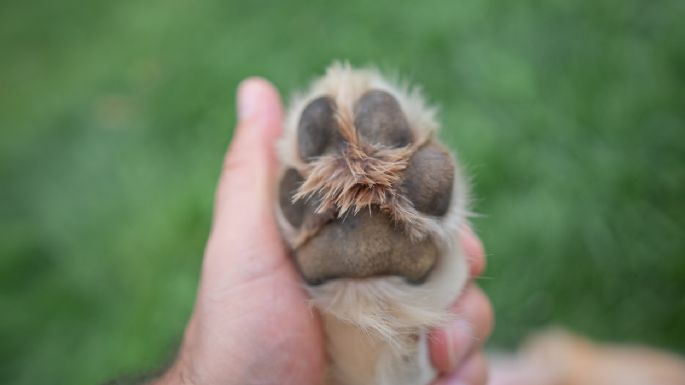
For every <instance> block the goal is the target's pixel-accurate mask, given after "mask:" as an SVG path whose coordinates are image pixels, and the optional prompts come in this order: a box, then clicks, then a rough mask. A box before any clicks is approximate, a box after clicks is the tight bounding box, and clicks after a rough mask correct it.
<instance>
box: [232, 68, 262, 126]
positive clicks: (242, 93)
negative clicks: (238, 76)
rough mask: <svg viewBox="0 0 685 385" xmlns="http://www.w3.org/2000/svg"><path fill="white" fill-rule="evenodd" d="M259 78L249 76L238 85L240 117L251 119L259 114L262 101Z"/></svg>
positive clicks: (241, 118)
mask: <svg viewBox="0 0 685 385" xmlns="http://www.w3.org/2000/svg"><path fill="white" fill-rule="evenodd" d="M260 82H261V80H260V79H259V78H254V77H252V78H247V79H245V80H243V81H242V82H240V85H239V86H238V103H237V104H238V119H239V120H245V119H251V118H252V117H254V116H255V115H257V111H258V110H259V103H260V95H261V91H260Z"/></svg>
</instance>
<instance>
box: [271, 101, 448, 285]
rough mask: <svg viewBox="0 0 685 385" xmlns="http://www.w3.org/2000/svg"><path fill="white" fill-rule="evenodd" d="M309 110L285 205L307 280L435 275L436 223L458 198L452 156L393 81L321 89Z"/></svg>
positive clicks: (302, 120) (415, 279) (301, 122)
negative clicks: (395, 91) (391, 86)
mask: <svg viewBox="0 0 685 385" xmlns="http://www.w3.org/2000/svg"><path fill="white" fill-rule="evenodd" d="M301 111H302V112H301V114H300V116H299V119H298V124H297V127H296V130H295V132H294V134H295V135H296V138H295V140H294V143H295V144H296V157H297V159H298V160H299V162H297V164H291V165H286V166H287V168H286V170H285V171H284V173H283V175H282V177H281V180H280V183H279V206H280V212H281V214H282V218H283V219H284V220H285V221H287V226H289V227H290V228H291V230H292V231H290V234H292V237H291V239H288V241H289V243H290V245H291V246H292V248H293V256H294V258H295V261H296V264H297V266H298V268H299V270H300V272H301V274H302V276H303V277H304V279H305V281H306V282H307V283H308V284H310V285H317V284H322V283H325V282H327V281H329V280H332V279H337V278H368V277H377V276H399V277H403V278H405V279H406V280H407V281H409V282H412V283H421V282H423V281H425V280H426V279H427V277H428V276H429V275H430V272H431V270H432V269H433V267H434V266H435V264H436V261H437V259H438V257H439V254H440V252H439V247H438V244H437V242H436V240H435V237H434V236H433V234H431V231H430V224H431V223H436V222H439V221H441V220H442V219H443V218H444V217H445V216H446V215H447V214H448V213H449V212H450V208H451V203H452V201H453V197H452V195H453V185H454V178H455V164H454V160H453V158H452V156H451V155H450V154H449V152H448V151H447V150H446V149H445V148H444V147H443V146H441V145H440V144H439V143H437V142H436V140H435V139H434V135H433V133H432V132H428V133H426V130H425V129H423V128H422V127H416V126H415V125H416V124H415V123H414V124H411V123H410V121H411V120H410V119H408V118H407V114H405V112H404V111H403V108H402V107H401V104H400V102H399V101H398V100H397V98H396V97H395V96H393V95H392V94H391V93H390V92H387V91H384V90H379V89H368V90H366V91H365V92H362V93H359V96H358V97H357V98H356V100H353V101H351V102H349V103H348V104H345V101H342V100H340V97H339V96H338V97H337V98H336V96H320V97H318V98H315V99H313V100H312V101H310V102H309V103H308V104H307V105H306V106H305V107H304V108H303V109H302V110H301Z"/></svg>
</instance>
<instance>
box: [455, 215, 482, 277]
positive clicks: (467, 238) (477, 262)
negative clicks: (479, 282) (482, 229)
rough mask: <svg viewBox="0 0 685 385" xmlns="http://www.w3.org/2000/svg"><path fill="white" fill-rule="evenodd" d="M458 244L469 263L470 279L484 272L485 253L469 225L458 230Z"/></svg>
mask: <svg viewBox="0 0 685 385" xmlns="http://www.w3.org/2000/svg"><path fill="white" fill-rule="evenodd" d="M459 242H460V243H461V245H462V247H463V248H464V253H465V254H466V258H467V259H468V262H469V270H470V272H471V277H477V276H479V275H481V274H482V273H483V270H485V252H484V249H483V243H482V242H481V241H480V238H478V236H477V235H476V234H475V233H474V232H473V230H472V229H471V226H470V225H468V224H467V225H464V226H461V227H460V228H459Z"/></svg>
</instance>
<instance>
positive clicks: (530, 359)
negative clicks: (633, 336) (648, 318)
mask: <svg viewBox="0 0 685 385" xmlns="http://www.w3.org/2000/svg"><path fill="white" fill-rule="evenodd" d="M490 385H685V360H684V359H683V358H682V357H678V356H676V355H674V354H670V353H666V352H662V351H657V350H655V349H650V348H646V347H642V346H630V345H607V344H599V343H595V342H591V341H589V340H587V339H585V338H582V337H580V336H577V335H574V334H571V333H569V332H567V331H563V330H558V329H557V330H548V331H544V332H541V333H538V334H537V335H535V336H533V337H532V338H530V339H529V340H528V341H527V342H526V343H525V344H524V347H523V348H522V349H521V351H520V352H518V353H517V354H516V355H493V356H492V368H491V381H490Z"/></svg>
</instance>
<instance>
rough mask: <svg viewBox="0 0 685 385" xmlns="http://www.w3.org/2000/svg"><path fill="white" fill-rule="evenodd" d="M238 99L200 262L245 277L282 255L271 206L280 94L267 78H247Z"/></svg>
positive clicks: (277, 261) (217, 271)
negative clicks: (207, 237) (203, 253)
mask: <svg viewBox="0 0 685 385" xmlns="http://www.w3.org/2000/svg"><path fill="white" fill-rule="evenodd" d="M237 99H238V103H237V104H238V125H237V128H236V130H235V134H234V137H233V140H232V141H231V144H230V146H229V150H228V152H227V154H226V157H225V160H224V165H223V169H222V173H221V178H220V180H219V185H218V188H217V192H216V198H215V207H214V221H213V224H212V233H211V236H210V239H209V242H208V245H207V250H206V252H205V261H204V264H203V265H204V268H203V270H204V271H205V272H207V273H209V272H211V274H210V275H215V274H218V275H220V276H221V278H222V279H231V278H232V277H227V276H226V274H229V273H236V272H239V273H240V277H239V278H246V279H249V278H250V275H253V274H249V273H250V271H252V272H253V273H254V274H261V273H262V272H264V271H266V270H271V267H273V266H275V265H276V264H280V263H281V262H282V261H283V260H284V255H285V252H284V250H283V246H282V243H281V240H280V236H279V234H278V230H277V227H276V222H275V219H274V215H273V210H272V205H273V183H274V179H275V174H276V170H277V160H276V155H275V142H276V139H277V138H278V136H279V135H280V133H281V125H282V115H283V112H282V109H281V101H280V97H279V95H278V91H276V89H275V88H274V87H273V86H272V85H271V84H270V83H269V82H268V81H266V80H264V79H261V78H249V79H246V80H244V81H243V82H242V83H241V84H240V86H239V87H238V95H237ZM244 273H248V274H247V275H246V274H244ZM235 278H238V277H235Z"/></svg>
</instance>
